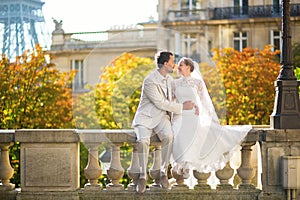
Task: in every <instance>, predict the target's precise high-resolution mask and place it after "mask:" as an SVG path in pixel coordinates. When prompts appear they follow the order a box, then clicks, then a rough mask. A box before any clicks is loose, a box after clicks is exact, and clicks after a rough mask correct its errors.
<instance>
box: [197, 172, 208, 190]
mask: <svg viewBox="0 0 300 200" xmlns="http://www.w3.org/2000/svg"><path fill="white" fill-rule="evenodd" d="M193 175H194V177H195V178H196V179H197V180H198V184H197V185H195V186H194V190H210V189H211V187H210V185H208V184H207V179H208V178H209V177H210V175H211V173H210V172H209V173H201V172H197V171H196V170H193Z"/></svg>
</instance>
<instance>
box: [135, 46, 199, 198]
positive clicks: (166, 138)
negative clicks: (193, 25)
mask: <svg viewBox="0 0 300 200" xmlns="http://www.w3.org/2000/svg"><path fill="white" fill-rule="evenodd" d="M155 60H156V64H157V68H158V69H157V70H155V71H153V72H152V73H150V74H149V75H148V76H147V77H146V78H145V80H144V82H143V86H142V93H141V97H140V103H139V106H138V108H137V111H136V113H135V117H134V119H133V122H132V127H133V128H134V131H135V133H136V136H137V148H138V158H139V165H140V169H139V173H140V175H139V180H138V185H137V188H136V189H137V192H138V193H144V192H145V191H146V183H147V163H148V155H149V144H150V137H151V135H152V133H155V134H157V135H158V137H159V139H160V141H161V144H162V163H161V168H160V183H161V186H162V187H163V188H168V186H169V182H168V177H167V169H168V164H169V160H170V156H171V152H172V145H173V132H172V127H171V122H170V116H169V115H168V113H169V112H173V113H175V114H181V113H182V110H192V109H193V108H194V103H193V102H192V101H186V102H184V103H183V104H180V103H175V102H172V100H171V99H172V94H171V80H172V77H171V76H170V75H169V73H172V72H173V70H174V67H175V63H174V55H173V54H172V53H171V52H168V51H162V52H159V53H158V54H157V55H156V58H155Z"/></svg>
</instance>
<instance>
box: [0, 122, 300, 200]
mask: <svg viewBox="0 0 300 200" xmlns="http://www.w3.org/2000/svg"><path fill="white" fill-rule="evenodd" d="M135 139H136V138H135V134H134V132H133V130H56V129H47V130H46V129H37V130H26V129H25V130H2V131H0V199H19V200H21V199H78V200H79V199H82V200H84V199H134V198H139V199H146V198H152V199H156V198H157V199H169V198H172V199H230V200H233V199H245V200H247V199H249V200H250V199H285V197H286V195H288V194H287V193H286V190H285V189H288V190H287V191H290V189H291V190H293V192H292V194H293V195H294V199H297V197H298V198H299V195H298V194H297V191H296V190H294V189H295V186H294V185H290V186H287V185H285V183H284V181H283V180H288V181H290V183H292V184H293V183H297V180H298V182H299V179H297V177H299V174H297V170H294V171H293V174H290V175H288V176H286V177H285V176H284V175H283V174H284V173H283V171H284V169H283V165H282V162H283V161H282V158H283V157H284V158H285V159H286V158H293V159H295V158H296V161H297V162H296V163H292V164H293V166H296V168H297V167H300V130H271V129H269V128H267V127H256V128H253V129H252V130H251V131H250V132H249V133H248V135H247V137H246V139H245V141H244V142H243V143H242V144H241V154H240V156H241V158H240V160H241V162H240V165H239V166H238V167H237V169H233V168H232V167H231V165H230V163H227V165H226V166H225V167H224V168H223V169H222V170H218V171H216V172H213V173H214V174H215V176H216V178H217V180H218V184H217V185H216V188H212V186H211V184H210V182H209V181H208V179H209V177H210V176H211V173H207V174H206V173H198V172H194V173H193V175H194V178H195V179H196V180H197V183H196V185H195V186H194V187H193V188H189V187H187V185H186V184H185V183H184V179H183V177H182V176H180V175H177V174H176V173H175V174H173V180H174V182H173V183H172V184H171V187H170V188H169V189H168V190H164V189H162V188H160V185H159V173H158V172H159V166H160V162H161V146H160V141H159V139H158V138H157V137H156V136H154V137H152V138H151V145H152V146H153V152H152V153H153V159H152V161H151V162H152V166H151V167H150V169H149V176H150V177H151V178H152V179H153V182H152V183H151V184H150V185H149V186H148V189H147V191H146V192H145V194H143V195H139V194H137V193H136V192H135V188H136V183H137V178H138V173H137V172H138V169H139V165H138V155H137V149H136V143H135ZM14 142H19V143H20V160H21V163H20V169H21V170H20V171H21V188H15V186H14V184H13V183H11V182H10V179H11V178H12V176H13V174H14V169H13V168H12V167H11V165H10V158H9V147H10V146H11V145H12V144H13V143H14ZM80 142H82V143H83V144H84V145H85V146H86V147H87V149H88V152H89V155H88V162H87V164H86V167H85V170H84V175H83V176H85V177H86V179H88V182H87V183H86V184H85V186H84V187H83V188H80V187H79V177H80V174H79V160H80V154H79V150H80V145H79V144H80ZM124 142H126V143H128V144H129V145H130V146H132V149H133V150H132V156H131V161H130V165H129V166H125V165H122V162H121V161H122V156H121V154H120V148H121V146H122V145H124ZM257 142H259V144H260V148H261V151H257V152H260V154H259V155H258V156H256V155H255V154H253V151H252V147H253V146H254V145H255V144H257ZM104 143H105V144H106V145H110V146H111V154H110V155H111V156H110V157H111V158H110V162H109V163H108V169H107V170H106V171H105V169H104V168H103V164H104V163H101V162H100V161H99V153H100V152H99V147H100V146H101V145H103V144H104ZM253 158H261V164H262V176H261V178H262V190H261V188H259V187H258V186H257V184H256V183H255V182H253V181H252V179H253V177H255V174H256V175H257V176H256V177H258V179H260V174H258V173H257V165H256V163H257V162H256V161H255V160H253ZM297 163H298V164H299V165H297ZM150 164H151V163H150ZM288 166H289V165H288ZM290 166H291V165H290ZM293 169H294V168H293ZM125 171H126V172H127V174H128V176H129V178H130V179H131V183H130V184H128V187H127V188H125V187H124V185H122V184H121V183H120V180H121V178H122V177H123V176H124V174H125ZM298 171H299V170H298ZM102 173H107V176H108V179H109V184H107V185H106V187H105V188H104V187H103V186H102V185H101V184H100V183H99V181H98V180H99V177H100V176H101V175H102ZM234 175H236V176H238V177H239V178H240V182H239V184H238V186H237V187H234V186H233V184H232V183H231V182H230V180H232V179H233V176H234ZM281 175H283V176H281ZM295 180H296V181H295ZM297 184H299V185H298V186H296V188H297V187H300V183H297ZM289 187H291V188H289ZM295 191H296V192H295Z"/></svg>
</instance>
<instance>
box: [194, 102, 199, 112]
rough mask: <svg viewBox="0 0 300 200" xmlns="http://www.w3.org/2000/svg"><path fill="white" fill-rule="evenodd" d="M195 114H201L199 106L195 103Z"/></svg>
mask: <svg viewBox="0 0 300 200" xmlns="http://www.w3.org/2000/svg"><path fill="white" fill-rule="evenodd" d="M194 107H195V115H199V106H197V105H196V104H195V106H194Z"/></svg>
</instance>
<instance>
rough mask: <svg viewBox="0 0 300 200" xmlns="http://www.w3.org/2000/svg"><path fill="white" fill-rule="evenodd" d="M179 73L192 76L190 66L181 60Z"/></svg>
mask: <svg viewBox="0 0 300 200" xmlns="http://www.w3.org/2000/svg"><path fill="white" fill-rule="evenodd" d="M178 74H179V75H182V76H190V74H191V72H190V66H188V65H186V64H185V63H184V62H183V61H181V62H180V63H179V65H178Z"/></svg>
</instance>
